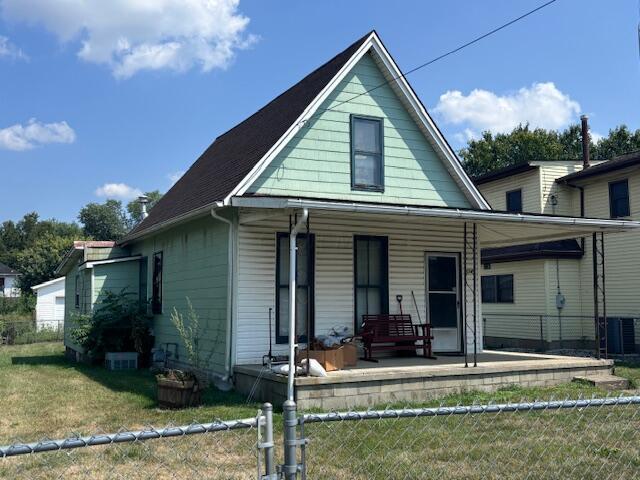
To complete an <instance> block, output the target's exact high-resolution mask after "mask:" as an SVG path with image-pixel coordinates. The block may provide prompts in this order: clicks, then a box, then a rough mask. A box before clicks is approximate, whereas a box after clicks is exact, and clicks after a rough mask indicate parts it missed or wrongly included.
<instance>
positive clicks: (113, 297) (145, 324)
mask: <svg viewBox="0 0 640 480" xmlns="http://www.w3.org/2000/svg"><path fill="white" fill-rule="evenodd" d="M71 320H72V322H73V323H74V324H75V325H76V326H75V328H73V329H71V332H70V335H71V338H72V339H73V340H74V341H75V342H76V343H77V344H78V345H80V346H81V347H82V348H83V349H84V350H85V352H86V354H87V355H88V356H89V358H91V359H92V360H93V361H101V360H103V359H104V356H105V353H107V352H138V353H139V354H141V356H142V357H143V359H144V358H145V357H146V356H147V355H148V354H149V352H150V351H151V348H152V347H153V338H152V337H151V335H150V333H149V327H150V320H149V318H148V317H147V314H146V305H145V304H143V303H141V302H140V301H139V300H138V299H137V294H134V293H127V292H126V291H125V290H122V291H121V292H119V293H113V292H109V291H107V292H105V296H104V298H103V299H102V301H101V302H100V303H98V304H97V305H96V306H95V309H94V311H93V313H92V314H90V315H75V316H74V317H73V318H72V319H71Z"/></svg>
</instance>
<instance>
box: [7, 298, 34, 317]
mask: <svg viewBox="0 0 640 480" xmlns="http://www.w3.org/2000/svg"><path fill="white" fill-rule="evenodd" d="M36 300H37V299H36V296H35V295H34V294H23V295H21V296H19V297H3V296H0V315H1V316H4V315H11V314H16V315H33V313H34V312H35V309H36Z"/></svg>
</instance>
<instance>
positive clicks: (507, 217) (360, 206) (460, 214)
mask: <svg viewBox="0 0 640 480" xmlns="http://www.w3.org/2000/svg"><path fill="white" fill-rule="evenodd" d="M265 200H266V201H265ZM233 205H234V206H240V207H257V208H260V207H262V208H308V209H314V210H337V211H347V212H361V213H388V214H396V215H410V216H422V217H436V218H460V219H463V220H464V219H466V220H470V221H471V220H475V221H480V220H482V221H488V222H491V221H502V222H510V223H531V224H548V225H549V224H550V225H575V226H578V227H580V226H582V227H587V228H593V227H596V228H621V229H629V228H640V222H636V221H632V220H610V219H600V218H577V217H562V216H555V217H554V216H548V215H533V214H522V213H504V212H496V211H491V210H465V209H460V208H440V207H423V208H421V207H410V206H404V205H384V204H382V205H372V204H364V203H354V202H335V201H318V200H302V199H295V198H270V199H265V197H260V198H253V199H252V198H247V197H244V198H236V199H234V203H233Z"/></svg>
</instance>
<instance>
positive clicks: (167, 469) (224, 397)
mask: <svg viewBox="0 0 640 480" xmlns="http://www.w3.org/2000/svg"><path fill="white" fill-rule="evenodd" d="M63 353H64V351H63V347H62V345H61V344H57V343H45V344H42V343H41V344H34V345H19V346H2V347H0V399H1V404H2V415H0V444H5V445H6V444H9V443H13V442H15V441H16V440H18V439H19V440H21V441H24V442H33V441H38V440H40V439H42V438H45V437H47V438H61V437H66V436H69V435H72V434H80V435H91V434H95V433H101V432H114V431H118V430H121V429H123V428H125V429H139V428H145V427H146V426H149V425H153V426H154V427H156V428H160V427H164V426H167V425H169V424H172V425H176V424H189V423H192V422H210V421H213V420H215V419H223V420H232V419H238V418H247V417H253V416H255V415H256V412H257V410H258V408H259V405H258V404H256V403H253V404H246V403H245V400H244V398H242V397H241V396H239V395H237V394H235V393H232V392H231V393H222V392H219V391H216V390H215V389H213V388H212V389H209V390H207V391H206V393H205V395H204V404H203V405H202V406H200V407H198V408H190V409H184V410H179V411H178V410H170V411H167V410H160V409H158V408H157V407H156V399H155V379H154V377H153V375H152V374H151V373H150V372H148V371H142V370H140V371H134V372H118V373H114V372H109V371H107V370H105V369H104V368H102V367H99V366H87V365H81V364H75V363H70V362H68V361H67V360H66V359H65V358H64V355H63ZM616 373H617V374H618V375H621V376H625V377H627V378H629V379H630V380H631V381H632V382H634V383H635V385H638V384H639V383H640V368H638V366H637V365H633V364H623V365H620V366H618V367H617V371H616ZM605 394H606V392H603V391H599V390H598V389H595V388H593V387H590V386H587V385H582V384H578V383H570V384H564V385H559V386H556V387H550V388H518V387H510V388H505V389H502V390H500V391H498V392H494V393H479V392H467V393H461V394H456V395H449V396H446V397H444V398H441V399H436V400H431V401H429V402H425V403H424V404H422V405H424V406H432V405H439V404H445V405H455V404H471V403H474V402H476V403H487V402H491V401H493V402H509V401H519V400H522V399H528V400H533V399H549V398H555V399H564V398H577V397H579V396H592V395H605ZM398 406H400V407H401V406H405V405H398ZM412 406H418V405H412ZM619 411H620V415H618V411H616V412H615V415H616V416H615V417H611V416H606V415H602V414H600V415H597V413H598V412H593V414H592V413H591V412H588V413H580V412H568V413H561V414H558V413H542V414H501V415H497V416H496V415H483V416H482V418H480V416H476V417H469V418H464V419H463V418H454V417H451V418H424V419H423V418H420V419H410V420H385V421H372V422H342V423H333V424H319V425H309V426H308V427H307V433H308V435H309V436H310V438H311V445H310V446H309V455H310V457H309V458H310V469H311V472H312V473H313V474H314V475H312V476H310V478H444V477H447V476H449V477H450V476H452V475H453V474H454V473H455V475H454V476H456V477H457V478H522V475H521V473H522V472H521V471H518V468H520V469H521V468H525V467H528V466H529V467H531V468H533V466H535V465H538V464H536V463H535V462H534V460H536V459H538V457H539V456H540V455H547V456H549V458H553V462H554V463H556V464H558V465H560V464H561V463H562V462H563V461H565V462H568V463H567V464H566V465H565V466H564V467H562V468H561V471H562V472H563V475H564V477H565V478H582V477H585V478H599V477H597V476H595V474H594V476H593V477H590V476H588V475H587V476H585V475H578V476H573V473H572V471H573V470H572V469H573V468H574V467H573V465H575V464H576V462H578V464H581V465H583V466H584V467H585V468H587V467H589V468H591V467H593V468H591V469H592V471H593V472H596V471H598V469H597V468H595V467H594V465H596V466H600V467H601V466H602V464H603V463H602V462H604V460H603V458H605V457H606V460H607V462H609V463H610V464H611V465H614V466H615V465H617V463H615V464H614V463H612V462H614V461H615V462H623V463H624V464H625V468H626V469H627V470H625V471H626V472H629V471H630V470H628V469H629V468H632V469H633V470H631V471H632V472H634V473H638V472H637V470H636V469H637V468H638V466H639V465H640V456H639V455H638V445H639V444H640V441H639V440H640V438H638V434H636V436H635V437H634V436H633V435H632V433H633V432H638V431H640V421H639V420H638V419H636V418H635V412H636V411H637V408H636V410H633V409H626V410H623V409H619ZM274 420H275V425H276V430H277V431H276V435H280V433H279V432H280V431H281V428H280V425H281V422H282V419H281V416H280V414H279V413H276V415H275V419H274ZM630 427H633V430H632V433H629V428H630ZM605 429H606V430H605ZM616 429H618V430H616ZM612 432H614V433H615V435H613V434H612ZM612 439H613V440H615V442H613V443H611V441H612ZM626 440H628V441H629V442H632V441H633V442H634V445H635V446H634V447H633V449H632V450H631V451H627V450H625V448H624V445H625V444H622V445H623V446H622V447H621V444H620V442H621V441H626ZM255 441H256V432H255V431H254V430H251V431H242V432H240V431H238V432H226V433H221V434H212V435H200V436H196V437H189V438H180V439H175V440H162V441H149V442H145V443H139V444H135V445H118V446H110V447H99V448H92V449H82V450H77V451H74V452H73V453H72V454H68V453H54V454H45V455H35V456H31V457H28V458H27V457H24V458H13V459H6V460H4V461H2V460H0V478H62V477H64V478H67V477H69V478H74V476H77V477H80V478H111V477H112V476H113V475H115V476H116V477H117V478H129V477H134V478H135V477H136V476H139V477H141V478H147V477H148V476H153V477H154V478H184V477H185V476H187V475H190V474H195V473H198V472H202V471H207V472H210V473H211V478H251V476H252V475H255V473H254V472H255V467H254V465H255V455H254V451H253V445H254V444H255ZM605 441H606V442H608V444H607V447H606V450H602V449H599V448H598V444H599V443H600V444H602V443H605ZM194 445H197V446H198V448H197V449H194V448H193V446H194ZM565 451H566V452H568V453H567V456H566V458H565V457H562V458H561V456H559V453H561V452H565ZM540 458H541V457H540ZM492 459H493V460H492ZM526 459H528V460H526ZM525 460H526V461H525ZM580 462H582V463H580ZM540 465H542V467H541V466H540ZM540 465H538V466H536V468H537V469H538V470H536V471H537V476H534V477H532V478H558V477H557V476H547V477H545V475H544V473H545V471H546V470H545V469H544V465H547V467H548V464H543V463H541V464H540ZM454 466H455V469H453V467H454ZM558 468H560V467H558ZM114 469H115V470H114ZM115 471H117V475H116V474H115V473H114V472H115ZM141 472H145V474H144V475H143V474H142V473H141ZM149 472H153V475H147V474H149ZM213 473H219V474H218V475H213ZM427 473H429V475H427ZM432 474H433V475H432ZM118 475H119V476H118ZM385 475H386V476H385ZM605 476H606V475H605ZM205 477H206V476H205ZM616 478H617V477H616ZM627 478H631V477H627Z"/></svg>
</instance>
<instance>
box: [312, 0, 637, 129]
mask: <svg viewBox="0 0 640 480" xmlns="http://www.w3.org/2000/svg"><path fill="white" fill-rule="evenodd" d="M557 1H558V0H549V1H548V2H546V3H543V4H542V5H539V6H537V7H536V8H534V9H533V10H529V11H528V12H526V13H523V14H522V15H520V16H519V17H516V18H514V19H512V20H510V21H508V22H507V23H503V24H502V25H500V26H499V27H496V28H494V29H493V30H490V31H488V32H486V33H484V34H482V35H480V36H478V37H475V38H474V39H472V40H470V41H468V42H466V43H464V44H462V45H460V46H458V47H456V48H454V49H452V50H449V51H448V52H445V53H443V54H441V55H438V56H437V57H435V58H432V59H431V60H428V61H426V62H424V63H421V64H420V65H418V66H416V67H414V68H412V69H410V70H407V71H406V72H404V73H400V75H398V76H396V77H393V78H391V79H389V80H387V81H385V82H383V83H381V84H380V85H376V86H375V87H373V88H370V89H369V90H365V91H364V92H361V93H358V94H357V95H354V96H353V97H351V98H348V99H346V100H342V101H341V102H339V103H337V104H336V105H333V106H331V107H329V108H325V109H318V110H316V111H315V112H314V114H313V115H312V116H310V117H308V118H306V119H304V120H302V122H303V123H304V122H307V121H308V120H310V119H311V117H313V116H314V115H316V114H317V113H319V112H320V113H322V112H327V111H332V110H334V109H336V108H338V107H340V106H341V105H344V104H345V103H349V102H352V101H353V100H355V99H357V98H359V97H362V96H363V95H367V94H369V93H371V92H374V91H376V90H378V89H379V88H382V87H384V86H385V85H388V84H390V83H391V82H395V81H396V80H399V79H401V78H406V76H407V75H410V74H412V73H414V72H417V71H418V70H421V69H423V68H425V67H428V66H429V65H432V64H434V63H436V62H438V61H440V60H442V59H444V58H446V57H449V56H451V55H453V54H455V53H458V52H459V51H461V50H463V49H465V48H467V47H470V46H471V45H474V44H476V43H478V42H480V41H482V40H484V39H485V38H487V37H490V36H491V35H494V34H496V33H498V32H499V31H501V30H504V29H505V28H507V27H510V26H511V25H513V24H514V23H517V22H519V21H520V20H524V19H525V18H527V17H528V16H530V15H533V14H534V13H536V12H538V11H540V10H542V9H543V8H546V7H548V6H549V5H551V4H553V3H555V2H557ZM639 1H640V0H639ZM638 28H639V35H640V26H639V27H638Z"/></svg>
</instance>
